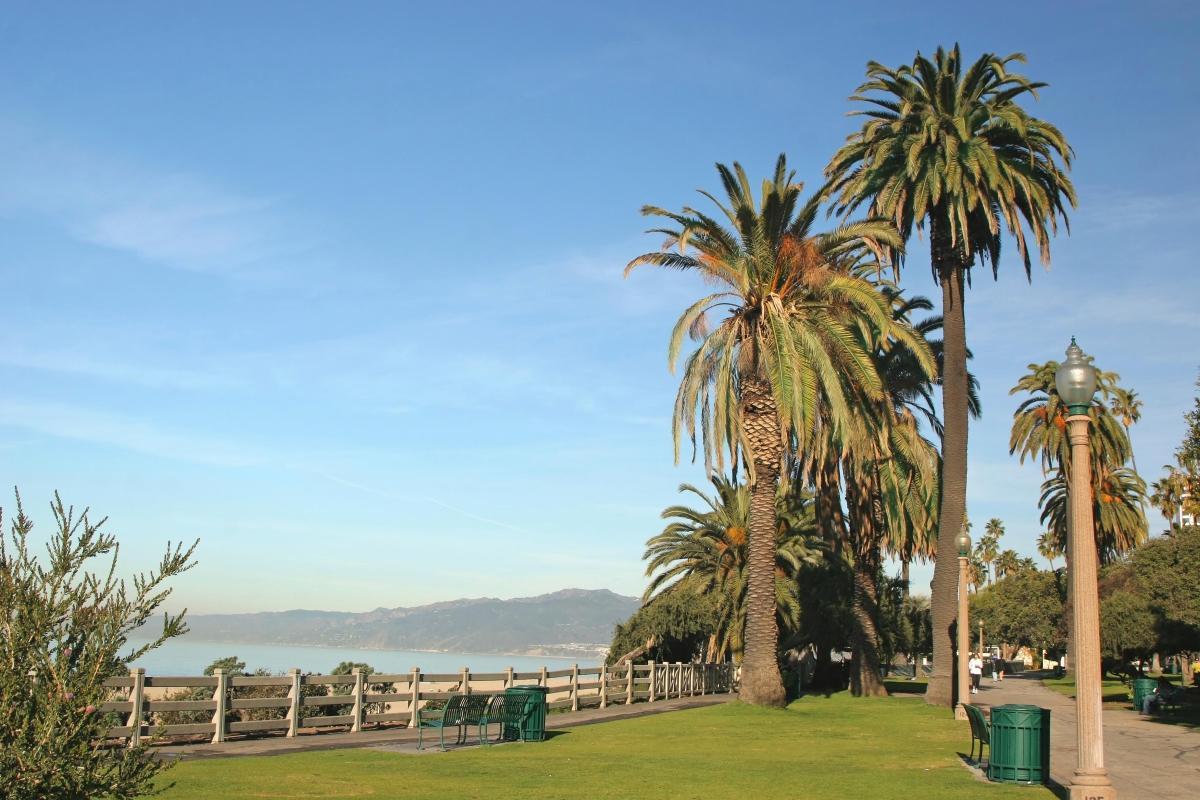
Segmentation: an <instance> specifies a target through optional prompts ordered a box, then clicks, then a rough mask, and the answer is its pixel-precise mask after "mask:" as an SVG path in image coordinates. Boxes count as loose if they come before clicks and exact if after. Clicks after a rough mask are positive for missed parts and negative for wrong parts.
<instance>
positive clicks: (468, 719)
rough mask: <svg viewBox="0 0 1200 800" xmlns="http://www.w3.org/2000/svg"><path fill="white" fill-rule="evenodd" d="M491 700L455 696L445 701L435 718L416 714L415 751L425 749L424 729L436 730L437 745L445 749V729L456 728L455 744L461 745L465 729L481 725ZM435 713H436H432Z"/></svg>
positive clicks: (478, 695) (487, 698) (472, 696)
mask: <svg viewBox="0 0 1200 800" xmlns="http://www.w3.org/2000/svg"><path fill="white" fill-rule="evenodd" d="M490 699H491V698H489V697H488V696H487V695H482V694H473V695H465V694H460V695H455V696H454V697H451V698H450V699H449V700H447V701H446V705H445V707H444V708H442V709H441V713H440V714H439V715H438V716H436V717H432V716H431V717H426V716H423V715H422V714H421V713H418V714H417V749H418V750H423V749H424V747H425V741H424V739H425V729H426V728H437V730H438V745H439V746H440V747H441V749H442V750H445V749H446V728H457V729H458V736H457V739H456V740H455V744H463V743H465V742H466V740H467V728H468V726H470V725H478V726H482V725H483V720H484V718H485V717H486V715H487V710H488V703H489V701H490ZM433 713H437V712H433Z"/></svg>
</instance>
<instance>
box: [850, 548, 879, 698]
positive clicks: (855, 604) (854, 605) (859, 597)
mask: <svg viewBox="0 0 1200 800" xmlns="http://www.w3.org/2000/svg"><path fill="white" fill-rule="evenodd" d="M870 561H871V560H870V559H865V558H856V559H855V560H854V595H853V601H852V602H851V613H852V614H853V616H854V662H855V670H854V672H853V673H852V674H851V676H850V693H851V694H853V695H855V696H856V697H886V696H887V688H886V687H885V686H884V685H883V678H882V676H881V670H880V665H879V628H878V627H877V626H876V625H875V618H876V616H877V615H878V613H879V587H878V586H876V584H875V578H876V575H877V574H878V570H877V569H876V568H874V567H873V566H872V564H871V563H870Z"/></svg>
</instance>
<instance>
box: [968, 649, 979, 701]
mask: <svg viewBox="0 0 1200 800" xmlns="http://www.w3.org/2000/svg"><path fill="white" fill-rule="evenodd" d="M967 671H968V672H970V673H971V694H979V681H980V680H981V679H982V678H983V659H982V658H980V657H979V654H978V653H973V654H972V655H971V660H970V661H968V662H967Z"/></svg>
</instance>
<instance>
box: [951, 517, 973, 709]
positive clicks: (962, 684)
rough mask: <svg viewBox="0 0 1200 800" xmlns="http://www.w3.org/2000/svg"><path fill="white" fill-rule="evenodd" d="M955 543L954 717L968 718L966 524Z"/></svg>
mask: <svg viewBox="0 0 1200 800" xmlns="http://www.w3.org/2000/svg"><path fill="white" fill-rule="evenodd" d="M955 544H957V545H958V625H957V628H958V702H957V703H955V704H954V717H955V719H966V718H967V710H966V709H965V708H963V706H964V705H965V704H966V702H967V695H968V694H970V692H971V676H970V675H969V674H968V672H967V657H968V656H969V655H970V653H969V652H968V651H970V649H971V627H970V624H969V622H968V620H967V599H968V598H967V580H968V577H969V576H968V574H967V570H968V563H967V559H968V557H969V556H970V555H971V535H970V534H969V533H967V526H966V525H963V529H962V531H961V532H959V534H958V538H957V539H955Z"/></svg>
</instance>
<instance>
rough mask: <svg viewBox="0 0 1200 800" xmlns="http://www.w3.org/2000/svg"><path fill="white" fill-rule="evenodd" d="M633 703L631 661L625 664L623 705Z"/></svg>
mask: <svg viewBox="0 0 1200 800" xmlns="http://www.w3.org/2000/svg"><path fill="white" fill-rule="evenodd" d="M632 703H633V659H632V658H631V659H629V660H628V661H626V662H625V705H631V704H632Z"/></svg>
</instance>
